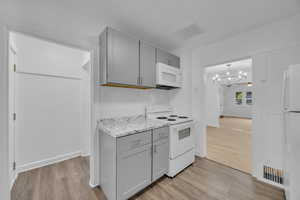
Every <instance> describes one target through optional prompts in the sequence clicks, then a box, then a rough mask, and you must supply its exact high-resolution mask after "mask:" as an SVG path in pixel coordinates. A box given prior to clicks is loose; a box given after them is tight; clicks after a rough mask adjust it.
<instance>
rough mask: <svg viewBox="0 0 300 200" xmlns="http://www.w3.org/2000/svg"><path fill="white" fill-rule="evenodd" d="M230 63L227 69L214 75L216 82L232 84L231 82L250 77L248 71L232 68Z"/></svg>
mask: <svg viewBox="0 0 300 200" xmlns="http://www.w3.org/2000/svg"><path fill="white" fill-rule="evenodd" d="M230 66H231V65H230V64H228V65H227V67H228V68H227V70H226V71H223V72H220V73H216V74H215V75H214V76H213V77H212V80H213V82H215V83H220V84H230V83H231V82H240V81H242V80H246V79H247V77H248V74H247V72H244V71H242V70H240V71H234V70H230Z"/></svg>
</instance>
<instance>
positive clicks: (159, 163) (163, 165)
mask: <svg viewBox="0 0 300 200" xmlns="http://www.w3.org/2000/svg"><path fill="white" fill-rule="evenodd" d="M152 151H153V163H152V170H153V172H152V174H153V175H152V176H153V177H152V181H156V180H157V179H159V178H160V177H162V176H163V175H164V174H166V173H167V172H168V170H169V140H161V141H158V142H155V143H154V144H153V150H152Z"/></svg>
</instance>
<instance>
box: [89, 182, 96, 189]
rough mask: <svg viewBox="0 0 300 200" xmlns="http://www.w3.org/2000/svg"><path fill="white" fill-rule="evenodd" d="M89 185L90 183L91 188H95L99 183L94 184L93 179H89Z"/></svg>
mask: <svg viewBox="0 0 300 200" xmlns="http://www.w3.org/2000/svg"><path fill="white" fill-rule="evenodd" d="M89 185H90V187H91V188H95V187H97V186H98V185H94V184H92V183H91V181H89Z"/></svg>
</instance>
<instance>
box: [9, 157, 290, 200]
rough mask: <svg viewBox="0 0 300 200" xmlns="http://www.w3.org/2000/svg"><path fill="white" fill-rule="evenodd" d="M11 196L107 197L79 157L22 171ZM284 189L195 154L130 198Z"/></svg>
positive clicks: (186, 198) (237, 195)
mask: <svg viewBox="0 0 300 200" xmlns="http://www.w3.org/2000/svg"><path fill="white" fill-rule="evenodd" d="M11 194H12V199H11V200H106V198H105V195H104V194H103V192H102V190H101V188H98V187H97V188H90V186H89V159H88V157H78V158H74V159H71V160H67V161H64V162H61V163H57V164H53V165H50V166H46V167H42V168H39V169H34V170H31V171H28V172H24V173H21V174H20V175H19V177H18V179H17V180H16V183H15V185H14V186H13V188H12V191H11ZM283 195H284V194H283V191H282V190H281V189H278V188H276V187H273V186H270V185H267V184H264V183H261V182H258V181H256V180H255V179H254V178H252V177H251V176H250V175H248V174H246V173H243V172H241V171H238V170H234V169H232V168H229V167H226V166H224V165H221V164H218V163H216V162H213V161H210V160H207V159H200V158H196V161H195V163H194V164H193V165H191V166H190V167H188V168H186V169H185V170H184V171H183V172H181V173H179V174H178V175H177V176H176V177H174V178H168V177H163V178H161V179H159V180H158V181H156V182H155V183H153V184H152V185H151V186H149V187H147V188H146V189H145V190H143V191H141V192H140V193H139V194H137V195H135V196H134V197H132V198H131V200H283V199H284V198H283Z"/></svg>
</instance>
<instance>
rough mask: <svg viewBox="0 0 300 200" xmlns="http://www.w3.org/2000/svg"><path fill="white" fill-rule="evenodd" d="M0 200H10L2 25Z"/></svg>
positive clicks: (5, 32) (0, 32)
mask: <svg viewBox="0 0 300 200" xmlns="http://www.w3.org/2000/svg"><path fill="white" fill-rule="evenodd" d="M0 29H1V30H0V36H1V38H0V48H1V49H0V82H1V83H0V156H1V158H0V199H3V200H10V188H9V185H10V184H9V182H10V181H9V176H8V174H9V169H8V166H9V149H8V137H9V135H8V117H9V116H8V48H9V45H8V43H9V38H8V29H7V27H6V26H2V25H0Z"/></svg>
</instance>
